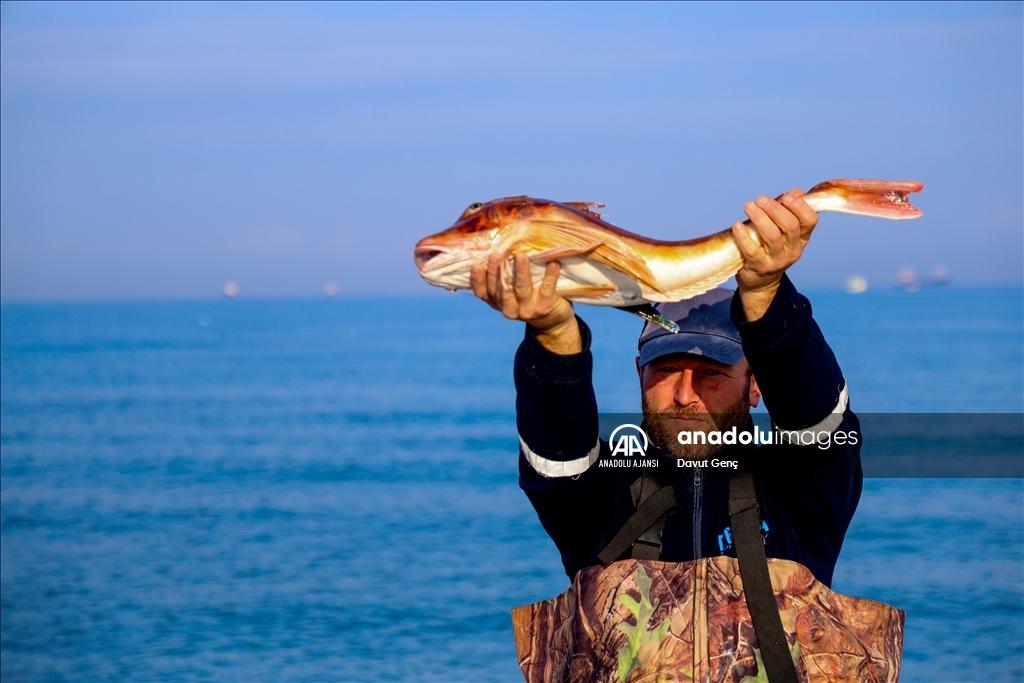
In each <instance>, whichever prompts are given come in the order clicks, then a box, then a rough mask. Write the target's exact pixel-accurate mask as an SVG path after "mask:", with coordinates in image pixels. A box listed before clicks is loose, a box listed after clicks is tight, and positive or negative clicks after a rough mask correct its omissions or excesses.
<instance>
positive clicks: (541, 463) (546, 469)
mask: <svg viewBox="0 0 1024 683" xmlns="http://www.w3.org/2000/svg"><path fill="white" fill-rule="evenodd" d="M519 447H520V448H522V449H523V455H525V456H526V461H527V462H528V463H530V467H532V468H533V469H534V471H535V472H537V474H539V475H541V476H542V477H547V478H548V479H556V478H558V477H575V476H576V475H579V474H583V473H584V472H586V471H587V470H588V469H590V466H591V465H593V464H594V463H595V462H597V458H598V456H599V455H601V440H600V439H598V440H597V444H595V445H594V447H593V448H591V449H590V452H589V453H587V454H586V455H584V456H583V457H582V458H577V459H575V460H548V459H547V458H542V457H541V456H539V455H537V454H536V453H534V452H533V451H532V450H530V447H529V446H527V445H526V442H525V441H523V437H522V436H520V437H519Z"/></svg>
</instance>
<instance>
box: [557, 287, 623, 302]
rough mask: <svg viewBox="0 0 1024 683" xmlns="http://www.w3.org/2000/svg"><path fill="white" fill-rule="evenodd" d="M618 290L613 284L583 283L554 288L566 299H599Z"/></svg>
mask: <svg viewBox="0 0 1024 683" xmlns="http://www.w3.org/2000/svg"><path fill="white" fill-rule="evenodd" d="M616 290H618V287H616V286H615V285H584V286H582V287H573V288H572V289H556V290H555V294H557V295H558V296H561V297H564V298H566V299H570V300H571V299H574V298H576V299H600V298H601V297H602V296H607V295H609V294H611V293H612V292H614V291H616Z"/></svg>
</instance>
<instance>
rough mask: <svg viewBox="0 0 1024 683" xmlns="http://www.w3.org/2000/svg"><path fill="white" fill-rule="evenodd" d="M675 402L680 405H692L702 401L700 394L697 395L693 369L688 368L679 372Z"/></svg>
mask: <svg viewBox="0 0 1024 683" xmlns="http://www.w3.org/2000/svg"><path fill="white" fill-rule="evenodd" d="M674 398H675V402H676V404H677V405H680V406H690V405H696V404H699V403H700V396H698V395H697V391H696V389H694V386H693V370H690V369H686V370H683V371H682V372H681V373H679V377H678V379H677V380H676V393H675V397H674Z"/></svg>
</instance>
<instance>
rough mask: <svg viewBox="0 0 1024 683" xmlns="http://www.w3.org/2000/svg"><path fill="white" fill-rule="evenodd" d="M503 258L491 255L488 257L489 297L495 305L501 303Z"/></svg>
mask: <svg viewBox="0 0 1024 683" xmlns="http://www.w3.org/2000/svg"><path fill="white" fill-rule="evenodd" d="M500 285H501V256H500V255H499V254H491V255H490V256H488V257H487V296H488V297H489V298H490V299H491V301H493V302H494V303H498V302H500V301H501V296H500V292H501V288H500Z"/></svg>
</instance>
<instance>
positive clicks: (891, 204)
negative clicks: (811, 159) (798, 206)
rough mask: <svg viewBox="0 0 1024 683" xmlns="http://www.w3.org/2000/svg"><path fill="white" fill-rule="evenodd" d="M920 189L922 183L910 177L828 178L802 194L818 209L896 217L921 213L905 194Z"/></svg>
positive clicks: (902, 217) (909, 216)
mask: <svg viewBox="0 0 1024 683" xmlns="http://www.w3.org/2000/svg"><path fill="white" fill-rule="evenodd" d="M922 189H924V183H918V182H914V181H909V180H859V179H844V180H829V181H826V182H824V183H820V184H818V185H815V186H814V187H812V188H811V189H810V191H809V192H808V193H807V194H806V195H804V197H805V199H807V200H809V203H810V205H811V207H812V208H814V209H816V210H820V211H838V212H840V213H854V214H859V215H861V216H875V217H876V218H891V219H895V220H899V219H904V218H917V217H918V216H920V215H922V213H921V210H920V209H918V208H916V207H914V206H913V205H912V204H911V203H910V200H909V199H908V198H907V195H908V194H913V193H914V192H920V191H921V190H922ZM819 206H820V208H819Z"/></svg>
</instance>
